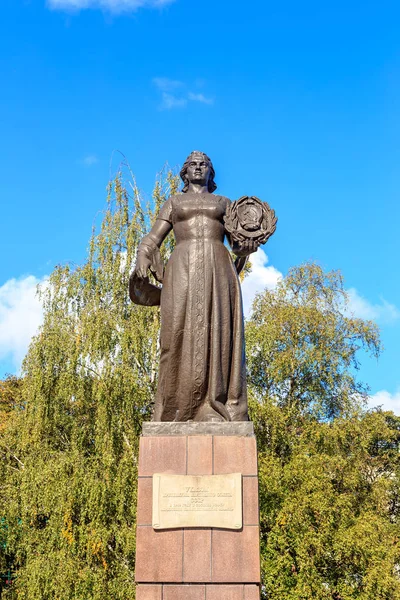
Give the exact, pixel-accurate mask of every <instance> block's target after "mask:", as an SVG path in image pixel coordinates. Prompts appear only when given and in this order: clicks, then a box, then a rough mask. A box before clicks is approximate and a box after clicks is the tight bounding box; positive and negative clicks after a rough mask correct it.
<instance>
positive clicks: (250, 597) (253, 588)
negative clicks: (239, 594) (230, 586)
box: [244, 585, 260, 600]
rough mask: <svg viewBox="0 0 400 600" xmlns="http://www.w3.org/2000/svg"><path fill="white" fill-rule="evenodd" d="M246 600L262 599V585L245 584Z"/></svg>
mask: <svg viewBox="0 0 400 600" xmlns="http://www.w3.org/2000/svg"><path fill="white" fill-rule="evenodd" d="M244 600H260V586H259V585H245V586H244Z"/></svg>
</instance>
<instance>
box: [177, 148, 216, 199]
mask: <svg viewBox="0 0 400 600" xmlns="http://www.w3.org/2000/svg"><path fill="white" fill-rule="evenodd" d="M194 155H200V156H202V157H203V158H204V160H206V161H207V162H208V166H209V167H210V179H209V180H208V191H209V192H210V194H212V193H213V192H214V191H215V190H216V189H217V185H216V183H215V181H214V177H215V171H214V167H213V164H212V162H211V159H210V158H209V157H208V156H207V154H205V153H204V152H199V151H198V150H194V151H193V152H191V153H190V154H189V156H188V157H187V159H186V160H185V162H184V164H183V167H182V169H181V172H180V176H181V179H182V181H183V188H182V192H183V193H184V194H185V193H186V192H187V191H188V189H189V181H188V178H187V175H186V173H187V170H188V167H189V164H190V163H191V161H192V159H193V156H194Z"/></svg>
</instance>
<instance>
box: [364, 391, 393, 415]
mask: <svg viewBox="0 0 400 600" xmlns="http://www.w3.org/2000/svg"><path fill="white" fill-rule="evenodd" d="M368 406H369V408H376V407H378V406H382V409H383V410H391V411H393V412H394V413H395V414H396V415H400V390H399V391H397V392H395V393H394V394H391V393H390V392H387V391H386V390H381V391H380V392H376V394H373V395H372V396H370V397H369V400H368Z"/></svg>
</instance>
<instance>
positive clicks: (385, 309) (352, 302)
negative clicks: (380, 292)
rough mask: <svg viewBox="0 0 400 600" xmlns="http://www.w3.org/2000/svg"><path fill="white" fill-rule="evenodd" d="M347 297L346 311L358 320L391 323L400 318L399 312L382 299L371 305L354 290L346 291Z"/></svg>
mask: <svg viewBox="0 0 400 600" xmlns="http://www.w3.org/2000/svg"><path fill="white" fill-rule="evenodd" d="M347 293H348V295H349V306H348V311H349V312H350V313H352V314H353V315H354V316H355V317H358V318H360V319H372V320H374V321H381V322H386V323H387V322H393V321H396V320H397V319H399V318H400V311H399V310H398V308H397V307H396V306H395V305H394V304H390V303H389V302H387V301H386V300H385V299H384V298H382V299H381V302H380V303H379V304H372V303H371V302H369V301H368V300H366V299H365V298H364V297H363V296H360V294H359V293H358V292H357V290H356V289H355V288H350V289H349V290H347Z"/></svg>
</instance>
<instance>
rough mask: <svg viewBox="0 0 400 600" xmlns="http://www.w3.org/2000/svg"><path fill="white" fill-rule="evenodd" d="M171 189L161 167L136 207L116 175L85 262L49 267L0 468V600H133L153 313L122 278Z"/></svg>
mask: <svg viewBox="0 0 400 600" xmlns="http://www.w3.org/2000/svg"><path fill="white" fill-rule="evenodd" d="M176 186H177V178H176V177H175V176H174V175H173V173H171V172H163V173H162V174H161V176H160V177H159V179H158V181H157V183H156V186H155V190H154V194H153V202H152V208H150V206H147V207H146V208H144V207H143V205H144V201H143V198H142V197H141V196H140V194H139V191H138V188H137V187H136V185H135V184H134V182H133V183H132V182H131V187H130V193H128V189H129V187H127V186H125V184H124V179H123V172H120V173H119V174H118V175H117V177H116V178H115V180H114V181H113V182H112V183H111V184H110V186H109V188H108V199H107V209H106V211H105V213H104V216H103V220H102V223H101V227H100V231H99V232H98V233H97V234H96V232H93V235H92V238H91V240H90V245H89V250H88V257H87V260H86V262H85V263H84V264H83V265H82V266H78V267H74V268H72V267H71V266H69V265H66V266H58V267H56V268H55V270H54V272H53V273H52V275H51V277H50V281H49V284H48V286H47V287H46V288H45V289H44V290H42V299H43V307H44V323H43V326H42V327H41V330H40V332H39V334H38V336H37V337H36V338H35V339H34V340H33V342H32V344H31V346H30V348H29V352H28V354H27V356H26V359H25V362H24V365H23V383H22V391H21V394H22V397H23V410H19V411H16V421H15V427H14V431H13V433H11V432H10V431H9V432H7V437H8V439H9V440H11V441H9V442H8V443H9V444H10V449H11V450H10V452H9V453H8V454H7V455H6V456H5V458H4V461H3V465H2V467H3V472H4V473H5V474H6V476H5V478H6V481H7V485H6V486H5V487H4V488H2V495H1V500H0V502H1V505H0V507H1V512H0V514H3V518H4V519H5V523H6V532H7V539H6V544H7V548H8V552H9V553H12V555H13V557H14V568H15V570H16V572H17V578H16V580H15V583H14V585H13V586H12V587H11V588H8V589H7V591H6V592H4V597H5V598H9V597H14V595H15V594H16V595H17V597H18V598H24V599H26V600H30V599H32V600H33V599H35V600H37V599H38V598H40V599H41V600H46V599H49V600H50V599H52V600H53V599H54V598H62V599H63V600H64V599H65V600H66V599H68V598H71V599H72V598H74V599H76V600H77V599H81V600H89V599H92V600H95V599H96V600H104V598H115V599H117V598H118V599H121V600H122V599H125V598H126V599H128V598H129V600H131V598H132V592H133V589H134V557H135V512H136V489H137V488H136V479H137V472H136V464H137V455H138V436H139V433H140V431H141V424H142V421H143V419H146V418H148V417H149V414H150V411H151V403H152V399H153V397H154V392H155V385H156V367H157V354H158V331H159V312H158V310H157V309H152V308H144V307H138V306H136V305H134V304H132V303H131V301H130V300H129V297H128V281H129V273H130V271H131V269H132V265H133V262H134V257H135V254H136V248H137V245H138V242H139V240H140V239H141V238H142V237H143V235H145V233H146V232H147V230H148V227H149V225H150V223H151V222H152V220H153V219H154V218H155V214H156V213H157V211H158V210H159V207H160V205H161V203H162V202H163V201H164V199H165V197H166V195H169V194H170V193H173V192H174V191H175V190H176ZM171 246H172V240H169V241H167V244H166V245H164V248H163V253H164V254H165V253H168V252H169V251H170V249H171ZM4 439H5V438H4V436H3V441H4ZM4 443H5V442H4ZM13 455H14V457H15V458H13Z"/></svg>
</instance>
